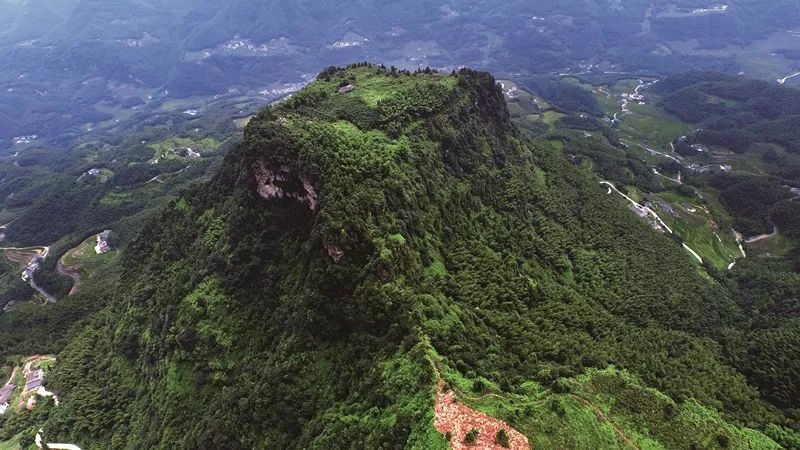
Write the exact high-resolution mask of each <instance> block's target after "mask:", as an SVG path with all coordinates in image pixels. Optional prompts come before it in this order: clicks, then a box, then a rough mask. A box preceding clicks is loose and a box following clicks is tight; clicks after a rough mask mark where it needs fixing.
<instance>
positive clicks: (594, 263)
mask: <svg viewBox="0 0 800 450" xmlns="http://www.w3.org/2000/svg"><path fill="white" fill-rule="evenodd" d="M353 88H354V89H353ZM121 271H122V272H121V274H120V276H119V279H118V281H116V283H115V284H114V285H113V287H109V288H106V289H102V290H94V291H91V292H87V293H84V294H78V296H77V299H73V300H71V301H73V302H78V301H80V302H83V303H85V304H92V305H101V306H100V307H101V308H102V309H101V310H100V311H99V312H97V313H95V314H94V315H92V317H91V318H90V319H89V320H88V322H84V323H81V324H79V326H78V327H77V328H76V329H75V331H74V332H73V333H72V334H70V336H69V339H68V343H67V345H66V348H65V349H64V350H63V352H61V353H60V355H59V357H58V362H57V363H56V366H55V367H54V369H53V372H52V375H51V376H49V384H48V389H51V390H52V391H54V392H56V393H57V394H58V396H59V398H60V405H59V406H54V405H53V404H51V403H46V402H45V404H44V405H43V407H42V408H39V407H37V409H35V410H34V411H35V414H28V415H24V414H23V415H17V416H13V417H15V418H14V419H13V421H12V420H11V419H9V421H7V422H0V439H1V438H5V439H7V438H11V437H13V436H15V435H25V436H28V435H31V436H32V434H33V433H35V432H36V430H38V429H39V428H40V427H42V428H43V429H44V437H45V439H46V441H45V442H74V443H76V444H78V445H80V446H81V448H405V447H407V448H426V449H427V448H446V447H447V445H448V443H447V439H450V440H451V444H453V445H454V446H455V444H456V443H458V445H461V443H462V442H463V441H467V442H469V440H470V439H473V440H475V441H476V442H480V443H491V442H492V440H496V442H499V443H502V442H504V441H506V440H509V441H510V443H511V444H513V445H514V446H515V448H517V447H516V446H517V445H521V444H519V443H521V442H524V441H525V440H527V441H528V442H529V443H530V444H531V445H532V446H533V447H538V448H587V447H592V446H599V447H604V448H613V447H620V446H634V447H648V448H713V447H733V448H779V445H778V443H776V442H775V441H774V440H773V439H778V440H780V441H781V445H784V446H788V444H787V442H792V441H791V440H792V439H796V438H797V436H796V433H795V432H794V431H792V429H795V430H796V429H797V422H796V420H797V418H796V416H793V414H795V413H793V411H796V409H793V408H797V402H796V398H797V397H796V395H795V394H796V393H797V391H796V390H794V391H792V389H796V388H797V386H796V379H797V378H796V377H793V376H792V370H793V369H792V367H793V366H791V365H790V366H781V364H783V363H784V362H785V361H783V360H781V359H780V358H778V359H777V360H776V359H771V358H769V357H765V358H763V359H761V360H759V363H760V364H763V369H764V370H757V372H758V373H757V374H755V375H753V374H752V373H751V372H747V371H745V370H744V369H747V368H750V369H752V366H753V362H754V359H753V357H754V354H749V353H744V352H741V351H739V352H736V353H735V354H734V355H732V354H731V352H729V350H731V349H733V348H734V347H730V346H729V345H734V346H738V345H739V344H740V343H741V339H743V338H745V335H743V334H742V333H745V332H746V331H747V330H748V329H749V327H750V324H751V319H752V318H753V316H752V315H751V314H757V313H758V312H755V313H752V312H751V311H750V310H748V309H746V308H745V305H743V304H742V303H740V302H738V301H737V299H739V297H735V294H740V292H739V290H741V291H744V292H751V291H748V289H750V288H751V287H748V286H747V285H746V284H745V282H744V281H743V282H742V284H741V285H739V284H736V282H734V281H732V282H720V281H717V280H714V279H711V278H710V277H709V276H708V275H707V274H706V273H704V272H703V271H701V270H698V269H697V268H696V267H695V266H694V265H693V264H692V262H691V261H690V259H689V258H688V257H687V256H686V254H685V253H684V252H683V250H682V249H681V247H680V246H679V245H676V243H675V242H674V241H672V240H671V239H669V238H667V237H666V236H665V235H663V234H658V233H655V232H654V231H653V230H652V229H651V228H650V227H649V226H648V225H647V224H645V223H643V222H640V221H639V220H638V219H637V218H636V217H635V216H634V215H633V214H632V213H631V212H630V211H629V210H628V209H627V208H626V207H624V206H623V205H621V204H620V203H619V202H617V201H616V199H614V198H612V197H610V196H608V195H606V192H605V188H604V187H601V186H599V185H598V183H597V181H596V180H595V179H594V178H593V177H591V176H590V175H588V174H587V173H586V172H584V171H582V170H580V169H579V168H578V167H575V166H574V165H572V164H570V163H569V162H568V161H566V160H565V159H564V158H563V156H562V154H561V152H560V151H559V150H558V149H557V147H556V146H555V145H554V144H552V143H551V142H549V141H546V140H532V139H528V138H526V137H524V136H523V135H522V134H521V133H520V132H519V131H518V130H517V128H516V127H515V126H514V125H513V124H512V121H511V116H510V114H509V112H508V109H507V106H506V102H505V99H504V96H503V92H502V90H501V88H500V87H499V86H498V85H497V84H496V82H495V80H494V79H493V77H492V76H491V75H489V74H487V73H483V72H475V71H471V70H467V69H463V70H461V71H459V72H457V73H453V74H452V75H449V76H445V75H442V74H439V73H436V72H435V71H421V72H417V73H408V72H403V71H398V70H396V69H385V68H382V67H377V66H372V65H368V64H359V65H355V66H351V67H348V68H346V69H339V68H335V67H334V68H330V69H326V70H325V71H323V72H322V73H321V74H320V75H319V77H318V79H317V81H315V82H313V83H311V84H310V85H309V86H308V87H306V88H305V89H303V90H302V91H300V92H298V93H297V94H295V95H294V96H292V97H291V98H289V99H287V100H285V101H283V102H280V103H278V104H276V105H273V106H271V107H269V108H267V109H265V110H263V111H262V112H260V113H259V114H258V115H257V116H256V117H255V118H253V120H251V121H250V123H249V124H248V126H247V128H246V130H245V137H244V141H243V143H242V144H241V145H240V146H239V147H238V148H237V149H236V150H234V151H232V152H231V153H229V154H228V155H227V156H226V157H225V159H224V162H223V163H222V166H221V167H220V168H219V169H218V171H217V172H216V174H215V175H214V176H213V178H212V179H211V180H209V181H207V182H205V183H203V184H201V185H199V186H197V187H196V188H194V189H192V190H190V191H187V192H185V193H184V194H183V195H181V196H180V198H178V199H176V200H174V201H171V202H170V204H169V205H168V207H166V208H165V209H164V210H163V212H162V213H160V214H159V215H157V216H155V217H152V218H151V219H150V220H148V221H147V223H146V224H145V225H144V227H143V229H142V231H141V232H140V234H139V236H138V238H136V239H135V240H134V241H133V242H132V243H131V244H130V245H129V246H128V247H127V249H126V251H125V254H124V257H123V261H122V268H121ZM81 296H83V297H81ZM759 298H760V297H759ZM753 300H754V301H756V300H757V297H756V296H755V295H754V296H753ZM102 305H105V306H102ZM786 320H788V321H791V319H786ZM795 322H796V319H795ZM790 329H791V328H788V327H787V328H786V329H785V330H790ZM796 336H797V335H796V334H795V335H792V334H787V332H781V333H767V332H762V333H760V334H759V348H760V352H761V353H762V354H763V355H766V354H768V353H770V352H772V351H773V350H775V349H776V348H781V347H779V346H786V348H791V345H793V344H791V342H793V341H792V339H796ZM794 342H796V341H794ZM777 353H778V355H780V354H782V353H781V352H777ZM769 367H784V368H785V370H783V371H779V370H767V369H768V368H769ZM759 376H762V377H763V376H769V377H772V378H771V380H772V382H771V385H772V386H778V385H780V386H783V387H782V390H781V392H782V394H783V396H780V395H779V396H778V397H772V396H769V397H768V396H764V395H763V394H762V393H761V392H760V390H759V388H757V387H756V385H755V384H754V382H753V380H757V379H759V378H758V377H759ZM754 377H755V378H754ZM453 399H455V400H453ZM481 414H486V416H484V415H481ZM489 416H492V417H494V418H495V419H491V417H489ZM453 417H456V418H465V419H464V420H465V422H464V423H476V424H477V425H475V426H476V428H475V432H474V433H472V431H471V429H465V428H463V427H455V426H454V425H453V422H451V421H450V419H452V418H453ZM468 419H469V420H468ZM497 419H499V420H502V421H503V422H498V421H496V420H497ZM459 420H460V419H459ZM470 420H472V422H470ZM478 428H480V429H478ZM501 428H502V429H503V432H504V433H505V434H506V436H505V437H503V434H502V433H500V431H499V430H500V429H501ZM757 430H760V431H757ZM495 431H497V434H496V435H487V433H492V434H493V433H494V432H495ZM765 433H766V434H765ZM793 433H794V434H793ZM767 435H769V437H768V436H767ZM470 436H471V437H470ZM795 442H796V441H795ZM497 445H500V444H497Z"/></svg>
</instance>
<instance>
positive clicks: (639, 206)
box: [600, 180, 732, 267]
mask: <svg viewBox="0 0 800 450" xmlns="http://www.w3.org/2000/svg"><path fill="white" fill-rule="evenodd" d="M600 184H602V185H605V186H608V188H609V189H611V190H613V191H614V192H616V193H617V194H619V195H621V196H622V197H623V198H625V200H627V201H629V202H630V203H631V204H632V205H633V206H634V207H635V208H637V209H639V210H642V211H645V212H646V213H647V214H648V215H650V216H652V217H653V218H655V219H656V220H657V221H658V223H659V224H660V225H661V226H662V227H664V229H665V230H667V231H668V232H669V234H675V232H674V231H672V228H670V227H669V226H667V224H666V223H665V222H664V221H663V220H662V219H661V217H659V216H658V214H657V213H656V212H655V211H653V210H652V209H651V208H648V207H646V206H642V205H640V204H639V203H638V202H636V201H635V200H634V199H632V198H630V197H628V196H627V195H625V194H623V193H622V192H620V191H619V189H617V188H616V186H614V184H613V183H611V182H608V181H605V180H603V181H601V182H600ZM609 194H610V192H609ZM682 245H683V248H684V249H686V251H688V252H689V253H691V254H692V256H694V257H695V258H696V259H697V261H698V262H699V263H700V264H702V263H703V258H702V257H701V256H700V255H699V254H698V253H697V252H696V251H694V250H692V248H691V247H689V246H688V245H686V243H685V242H684V243H682ZM731 267H732V266H731Z"/></svg>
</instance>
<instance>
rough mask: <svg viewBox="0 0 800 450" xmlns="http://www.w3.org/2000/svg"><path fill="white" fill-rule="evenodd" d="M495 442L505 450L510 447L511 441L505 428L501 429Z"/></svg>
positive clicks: (495, 437)
mask: <svg viewBox="0 0 800 450" xmlns="http://www.w3.org/2000/svg"><path fill="white" fill-rule="evenodd" d="M494 442H495V443H496V444H497V445H499V446H500V447H503V448H508V446H509V439H508V433H507V432H506V430H505V429H504V428H501V429H500V431H498V432H497V434H496V435H495V436H494Z"/></svg>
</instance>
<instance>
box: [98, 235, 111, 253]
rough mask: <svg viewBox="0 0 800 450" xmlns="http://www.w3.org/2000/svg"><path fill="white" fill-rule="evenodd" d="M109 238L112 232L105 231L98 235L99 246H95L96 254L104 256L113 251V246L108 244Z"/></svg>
mask: <svg viewBox="0 0 800 450" xmlns="http://www.w3.org/2000/svg"><path fill="white" fill-rule="evenodd" d="M109 236H111V230H105V231H103V232H102V233H100V234H98V235H97V245H95V246H94V251H95V253H97V254H98V255H102V254H103V253H108V252H110V251H111V246H110V245H109V244H108V238H109Z"/></svg>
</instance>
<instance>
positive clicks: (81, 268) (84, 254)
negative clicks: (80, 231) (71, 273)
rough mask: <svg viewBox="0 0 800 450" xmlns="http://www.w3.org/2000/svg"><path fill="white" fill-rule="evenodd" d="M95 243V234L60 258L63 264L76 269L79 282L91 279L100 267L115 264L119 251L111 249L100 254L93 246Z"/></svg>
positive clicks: (99, 270)
mask: <svg viewBox="0 0 800 450" xmlns="http://www.w3.org/2000/svg"><path fill="white" fill-rule="evenodd" d="M96 243H97V238H96V235H93V236H92V237H90V238H88V239H86V240H85V241H83V242H82V243H81V244H80V245H78V246H77V247H75V248H73V249H72V250H69V251H67V253H65V254H64V256H63V258H62V262H63V263H64V265H65V266H67V267H69V268H71V269H72V270H75V271H77V272H78V273H79V274H80V276H81V282H82V283H83V282H85V281H89V280H91V279H92V278H93V277H94V276H95V275H96V274H98V273H99V272H102V271H101V269H103V268H106V267H109V266H111V265H113V264H115V262H116V260H117V258H118V257H119V252H118V251H115V250H112V251H110V252H108V253H103V254H102V255H99V254H97V252H96V251H95V250H94V246H95V244H96Z"/></svg>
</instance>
